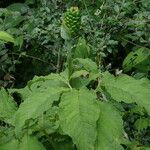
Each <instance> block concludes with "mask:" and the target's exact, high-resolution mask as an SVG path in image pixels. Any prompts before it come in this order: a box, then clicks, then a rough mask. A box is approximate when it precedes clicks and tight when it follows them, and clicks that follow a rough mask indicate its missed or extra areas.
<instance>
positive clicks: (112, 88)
mask: <svg viewBox="0 0 150 150" xmlns="http://www.w3.org/2000/svg"><path fill="white" fill-rule="evenodd" d="M102 88H103V89H104V91H106V92H107V93H108V94H109V95H110V96H111V98H113V99H114V100H116V101H118V102H121V101H124V102H126V103H137V104H138V105H139V106H142V107H144V108H145V109H146V111H147V112H148V114H150V88H149V86H145V85H143V81H142V80H136V79H134V78H132V77H130V76H127V75H121V76H119V77H114V76H113V75H111V74H109V73H104V76H103V80H102Z"/></svg>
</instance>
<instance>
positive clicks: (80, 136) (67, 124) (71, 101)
mask: <svg viewBox="0 0 150 150" xmlns="http://www.w3.org/2000/svg"><path fill="white" fill-rule="evenodd" d="M59 118H60V126H61V128H62V130H63V132H64V134H67V135H69V136H70V137H71V138H72V140H73V142H74V144H76V146H77V149H78V150H85V149H86V150H94V144H95V141H96V122H97V120H98V118H99V108H98V105H97V103H96V95H95V94H94V93H93V92H90V91H89V90H87V89H81V90H79V91H77V90H72V91H71V92H68V93H65V94H63V96H62V100H61V103H60V111H59Z"/></svg>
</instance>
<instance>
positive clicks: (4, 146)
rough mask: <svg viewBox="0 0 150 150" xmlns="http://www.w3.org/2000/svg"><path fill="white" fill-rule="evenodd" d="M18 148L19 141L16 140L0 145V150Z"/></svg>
mask: <svg viewBox="0 0 150 150" xmlns="http://www.w3.org/2000/svg"><path fill="white" fill-rule="evenodd" d="M9 149H11V150H19V141H18V140H15V139H14V140H12V141H9V142H8V143H5V144H2V145H0V150H9Z"/></svg>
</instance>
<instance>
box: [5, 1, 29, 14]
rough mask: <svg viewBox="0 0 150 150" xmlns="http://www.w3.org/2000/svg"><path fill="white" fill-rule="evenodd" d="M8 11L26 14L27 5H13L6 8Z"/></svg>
mask: <svg viewBox="0 0 150 150" xmlns="http://www.w3.org/2000/svg"><path fill="white" fill-rule="evenodd" d="M7 9H8V10H11V11H18V12H20V13H26V12H27V11H28V10H29V7H28V5H26V4H23V3H13V4H11V5H9V6H8V7H7Z"/></svg>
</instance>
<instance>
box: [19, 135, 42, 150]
mask: <svg viewBox="0 0 150 150" xmlns="http://www.w3.org/2000/svg"><path fill="white" fill-rule="evenodd" d="M18 150H45V148H44V147H43V145H42V144H41V143H40V142H39V141H38V139H37V138H36V137H33V136H29V135H27V134H26V135H25V136H24V137H23V138H22V142H21V143H20V145H19V149H18Z"/></svg>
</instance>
